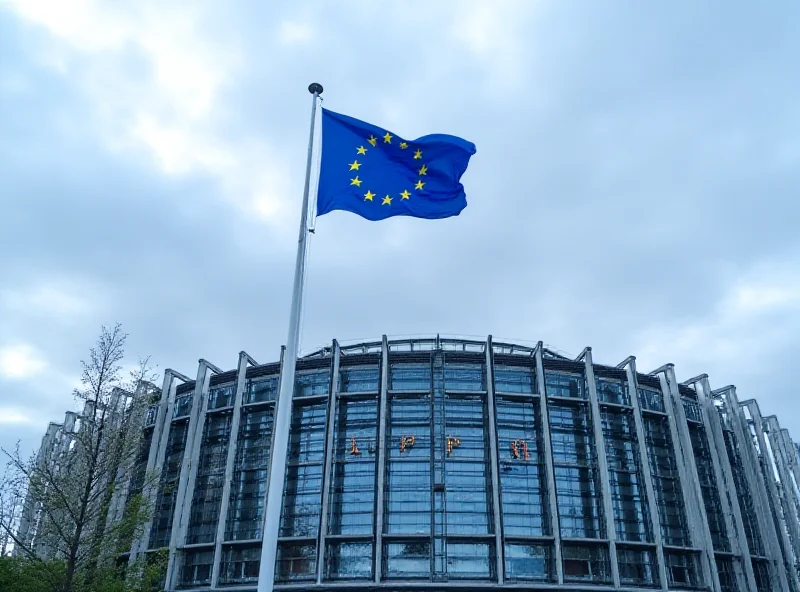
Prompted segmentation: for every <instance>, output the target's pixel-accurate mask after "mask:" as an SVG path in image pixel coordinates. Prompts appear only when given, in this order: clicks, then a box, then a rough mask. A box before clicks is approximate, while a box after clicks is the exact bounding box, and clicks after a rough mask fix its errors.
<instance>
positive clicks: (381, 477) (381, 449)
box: [374, 335, 389, 584]
mask: <svg viewBox="0 0 800 592" xmlns="http://www.w3.org/2000/svg"><path fill="white" fill-rule="evenodd" d="M381 342H382V344H381V391H380V403H379V405H378V450H377V454H378V470H377V473H376V475H375V479H376V480H377V490H378V494H377V497H378V499H377V504H376V509H375V566H374V569H375V583H376V584H378V583H380V581H381V569H382V564H383V512H384V499H383V498H384V495H385V486H386V483H385V481H386V457H387V455H388V454H389V451H388V449H387V444H386V418H387V416H388V414H389V340H388V339H387V338H386V335H384V336H383V337H382V338H381Z"/></svg>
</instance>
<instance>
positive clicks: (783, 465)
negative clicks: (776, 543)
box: [764, 415, 800, 557]
mask: <svg viewBox="0 0 800 592" xmlns="http://www.w3.org/2000/svg"><path fill="white" fill-rule="evenodd" d="M764 421H765V422H766V424H767V428H768V430H769V431H768V434H769V443H770V448H771V449H772V458H773V461H774V463H775V468H776V469H777V471H778V477H779V478H780V483H779V484H778V485H777V487H778V488H779V492H780V493H781V494H782V497H783V499H784V500H785V502H786V503H785V504H784V507H785V509H784V515H785V517H786V525H787V528H788V529H789V535H790V538H791V540H792V549H793V550H794V555H795V557H798V556H800V548H799V547H800V524H798V519H797V506H796V505H795V497H794V487H793V486H792V482H791V477H790V475H789V466H788V461H787V459H786V454H785V451H784V448H783V438H782V437H781V434H780V432H781V426H780V425H779V424H778V418H777V417H775V416H774V415H771V416H770V417H767V418H766V419H764Z"/></svg>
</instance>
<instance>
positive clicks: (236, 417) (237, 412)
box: [211, 351, 258, 588]
mask: <svg viewBox="0 0 800 592" xmlns="http://www.w3.org/2000/svg"><path fill="white" fill-rule="evenodd" d="M248 362H249V363H250V364H252V365H253V366H257V365H258V364H257V363H256V361H255V360H254V359H253V358H251V357H250V356H249V355H247V353H246V352H243V351H242V352H239V364H238V366H237V368H236V392H235V393H234V395H233V416H232V417H231V435H230V440H229V441H228V454H227V456H226V457H225V477H224V481H223V485H222V499H220V502H219V504H220V506H219V518H218V519H217V520H218V521H217V534H216V536H215V537H214V543H215V544H214V564H213V567H212V570H211V587H212V588H216V587H217V584H218V583H219V568H220V563H221V561H222V540H223V539H224V538H225V524H226V522H227V520H228V506H229V505H230V501H231V481H232V480H233V464H234V461H235V460H236V448H237V446H238V443H239V422H240V420H241V415H242V413H241V411H242V400H243V399H244V389H245V385H246V384H247V364H248Z"/></svg>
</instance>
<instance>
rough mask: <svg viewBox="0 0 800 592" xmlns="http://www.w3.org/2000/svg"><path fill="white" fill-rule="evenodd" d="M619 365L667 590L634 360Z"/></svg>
mask: <svg viewBox="0 0 800 592" xmlns="http://www.w3.org/2000/svg"><path fill="white" fill-rule="evenodd" d="M626 362H627V363H625V362H623V363H622V364H621V365H622V366H624V367H625V372H626V374H627V376H628V393H629V396H630V399H631V405H632V406H633V423H634V426H635V427H636V439H637V440H638V441H639V459H640V464H641V467H642V475H644V488H645V491H646V492H647V508H648V511H649V514H650V524H652V528H653V540H654V542H655V544H656V558H657V560H658V581H659V583H660V585H661V589H662V590H665V591H666V590H667V589H668V588H669V584H668V582H667V565H666V562H665V561H664V537H663V536H661V520H660V518H659V517H658V506H657V505H656V494H655V489H654V488H653V475H652V472H651V471H650V461H649V458H648V454H647V438H646V436H645V432H644V421H643V419H642V409H641V405H640V404H639V382H638V381H637V379H636V358H634V357H633V356H631V357H630V358H628V359H627V360H626Z"/></svg>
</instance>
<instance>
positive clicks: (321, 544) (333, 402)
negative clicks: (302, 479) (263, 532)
mask: <svg viewBox="0 0 800 592" xmlns="http://www.w3.org/2000/svg"><path fill="white" fill-rule="evenodd" d="M331 353H332V355H333V375H332V376H331V388H330V395H328V422H327V425H326V426H325V464H324V465H323V466H322V510H321V512H320V528H319V533H318V535H317V584H321V583H322V575H323V574H322V564H323V562H324V560H325V544H326V540H327V536H328V511H329V508H328V506H329V504H330V498H331V494H330V489H331V479H333V446H334V440H335V438H334V436H335V435H336V431H335V429H334V424H335V423H336V409H337V406H338V403H339V363H340V358H341V348H340V347H339V342H338V341H336V340H335V339H334V340H333V345H332V346H331Z"/></svg>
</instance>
